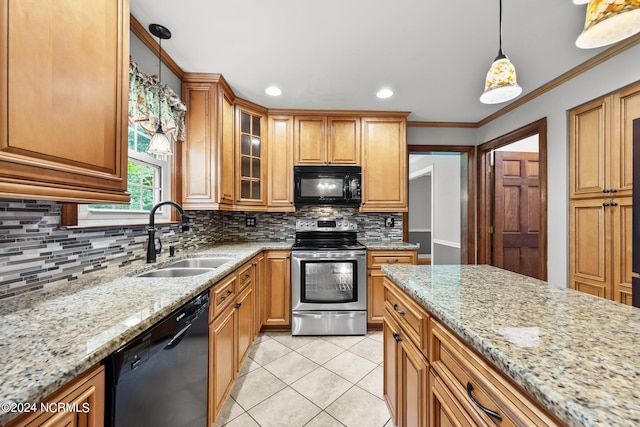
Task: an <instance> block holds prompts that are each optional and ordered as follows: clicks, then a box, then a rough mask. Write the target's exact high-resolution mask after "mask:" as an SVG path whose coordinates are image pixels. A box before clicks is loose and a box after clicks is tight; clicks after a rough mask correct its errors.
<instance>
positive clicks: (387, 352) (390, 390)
mask: <svg viewBox="0 0 640 427" xmlns="http://www.w3.org/2000/svg"><path fill="white" fill-rule="evenodd" d="M383 320H384V321H383V325H382V335H383V343H384V344H383V345H384V348H383V358H384V363H383V365H382V367H383V371H384V373H383V393H384V400H385V402H387V407H388V408H389V413H390V414H391V419H392V420H393V425H396V426H397V425H398V424H399V419H398V415H399V412H398V409H399V408H398V403H399V390H398V379H399V376H398V366H399V360H398V359H399V356H398V345H397V343H396V341H395V338H394V334H397V333H399V332H400V328H399V327H398V325H397V324H396V323H395V322H394V321H393V320H391V318H389V317H388V316H384V319H383Z"/></svg>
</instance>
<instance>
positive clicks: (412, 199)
mask: <svg viewBox="0 0 640 427" xmlns="http://www.w3.org/2000/svg"><path fill="white" fill-rule="evenodd" d="M408 151H409V162H408V163H409V212H406V213H405V214H404V218H403V219H404V220H403V227H404V228H403V240H404V241H406V242H410V243H417V244H419V245H420V247H419V249H418V262H419V263H421V264H474V263H475V255H476V254H475V215H474V212H475V205H474V194H473V193H474V185H473V178H474V176H473V165H474V162H475V147H473V146H471V147H469V146H430V145H410V146H409V150H408Z"/></svg>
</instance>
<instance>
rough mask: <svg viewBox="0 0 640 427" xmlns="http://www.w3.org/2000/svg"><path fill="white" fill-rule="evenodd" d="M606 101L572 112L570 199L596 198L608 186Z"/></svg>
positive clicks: (607, 107)
mask: <svg viewBox="0 0 640 427" xmlns="http://www.w3.org/2000/svg"><path fill="white" fill-rule="evenodd" d="M609 109H610V101H609V98H604V99H601V100H597V101H594V102H590V103H589V104H585V105H583V106H582V107H580V108H577V109H575V110H573V111H571V114H570V116H569V127H570V135H571V137H570V142H569V144H570V147H569V150H570V156H571V167H570V172H569V184H570V188H569V191H570V194H569V195H570V197H571V198H575V197H585V196H598V195H602V194H603V190H604V189H605V188H607V189H608V188H609V186H608V178H607V166H606V161H607V159H606V156H607V152H606V150H607V147H608V146H609V139H610V129H609V114H610V112H609Z"/></svg>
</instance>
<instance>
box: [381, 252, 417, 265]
mask: <svg viewBox="0 0 640 427" xmlns="http://www.w3.org/2000/svg"><path fill="white" fill-rule="evenodd" d="M415 263H416V252H415V251H395V252H393V251H392V252H379V251H369V268H380V267H382V266H383V265H390V264H415Z"/></svg>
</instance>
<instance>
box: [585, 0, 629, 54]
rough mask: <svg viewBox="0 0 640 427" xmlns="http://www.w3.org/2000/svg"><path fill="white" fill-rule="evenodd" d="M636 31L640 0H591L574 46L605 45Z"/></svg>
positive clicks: (593, 46) (591, 46) (588, 47)
mask: <svg viewBox="0 0 640 427" xmlns="http://www.w3.org/2000/svg"><path fill="white" fill-rule="evenodd" d="M637 32H640V0H591V1H589V5H588V6H587V15H586V18H585V22H584V30H583V31H582V34H580V36H578V39H577V40H576V46H578V47H579V48H582V49H590V48H595V47H601V46H606V45H608V44H611V43H615V42H619V41H620V40H624V39H626V38H627V37H630V36H632V35H634V34H635V33H637Z"/></svg>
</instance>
